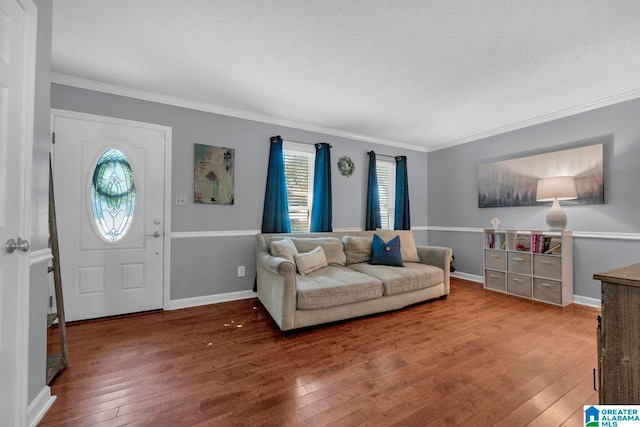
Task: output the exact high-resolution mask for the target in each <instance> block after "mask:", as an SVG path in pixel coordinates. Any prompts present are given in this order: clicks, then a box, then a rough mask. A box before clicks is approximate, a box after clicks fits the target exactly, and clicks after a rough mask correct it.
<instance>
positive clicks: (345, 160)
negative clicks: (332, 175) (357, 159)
mask: <svg viewBox="0 0 640 427" xmlns="http://www.w3.org/2000/svg"><path fill="white" fill-rule="evenodd" d="M355 169H356V167H355V165H354V164H353V161H351V159H350V158H349V157H347V156H342V157H340V160H338V170H339V171H340V174H341V175H342V176H351V175H352V174H353V171H354V170H355Z"/></svg>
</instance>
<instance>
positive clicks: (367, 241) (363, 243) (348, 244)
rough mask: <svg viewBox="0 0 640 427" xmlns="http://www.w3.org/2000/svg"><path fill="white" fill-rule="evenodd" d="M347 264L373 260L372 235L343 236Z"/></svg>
mask: <svg viewBox="0 0 640 427" xmlns="http://www.w3.org/2000/svg"><path fill="white" fill-rule="evenodd" d="M342 243H343V244H344V254H345V256H346V257H347V265H349V264H357V263H359V262H369V261H371V237H361V236H343V237H342Z"/></svg>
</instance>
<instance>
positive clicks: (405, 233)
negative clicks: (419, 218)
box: [376, 230, 420, 262]
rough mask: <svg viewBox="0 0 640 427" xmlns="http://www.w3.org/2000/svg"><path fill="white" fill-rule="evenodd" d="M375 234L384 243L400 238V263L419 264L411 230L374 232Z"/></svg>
mask: <svg viewBox="0 0 640 427" xmlns="http://www.w3.org/2000/svg"><path fill="white" fill-rule="evenodd" d="M376 234H377V235H378V236H380V237H381V238H382V240H384V241H385V242H388V241H389V240H391V239H393V238H394V237H396V236H400V252H401V254H402V262H420V257H419V256H418V248H416V241H415V239H414V238H413V232H412V231H411V230H376Z"/></svg>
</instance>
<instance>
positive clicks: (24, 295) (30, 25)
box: [11, 0, 38, 425]
mask: <svg viewBox="0 0 640 427" xmlns="http://www.w3.org/2000/svg"><path fill="white" fill-rule="evenodd" d="M15 1H16V3H18V5H19V6H20V7H21V8H22V9H23V10H24V57H23V72H24V80H23V82H22V88H20V89H18V90H19V91H20V92H21V96H22V99H23V101H22V112H21V114H22V129H21V139H22V140H21V141H20V143H21V144H22V146H23V148H22V150H21V153H20V155H21V158H20V159H19V161H20V173H21V174H22V176H21V177H20V181H22V188H20V189H19V192H20V194H19V199H18V201H17V203H16V209H19V212H20V219H19V223H18V229H17V230H16V232H17V234H16V235H17V236H21V237H22V238H23V239H26V240H31V207H32V200H31V194H32V189H31V185H32V171H33V143H34V141H33V139H34V123H35V94H36V88H35V87H36V57H37V49H36V40H37V34H38V9H37V7H36V5H35V3H33V1H32V0H15ZM17 263H18V278H17V279H18V280H17V284H16V285H17V286H18V290H17V301H16V313H17V319H16V326H17V327H16V332H15V333H16V344H17V345H16V349H15V357H16V360H15V366H14V368H15V383H14V390H13V392H14V396H15V400H14V401H13V405H14V406H13V408H12V411H13V414H12V417H11V419H13V421H14V422H15V423H16V425H25V423H26V422H27V408H28V404H29V385H28V380H29V363H28V360H29V357H28V356H29V336H30V335H29V331H30V325H29V319H30V314H29V313H30V310H31V307H30V305H29V288H30V285H31V283H30V272H31V262H30V254H28V253H27V254H24V253H20V254H18V260H17ZM34 327H35V328H37V327H38V325H35V326H34Z"/></svg>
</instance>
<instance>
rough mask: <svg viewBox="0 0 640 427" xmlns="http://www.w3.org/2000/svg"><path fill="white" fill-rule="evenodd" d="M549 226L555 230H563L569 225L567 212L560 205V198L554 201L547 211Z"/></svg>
mask: <svg viewBox="0 0 640 427" xmlns="http://www.w3.org/2000/svg"><path fill="white" fill-rule="evenodd" d="M547 227H549V230H554V231H562V230H564V229H565V228H566V227H567V214H566V213H565V212H564V209H562V206H560V203H559V202H558V199H556V200H554V201H553V204H552V205H551V209H549V211H548V212H547Z"/></svg>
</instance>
